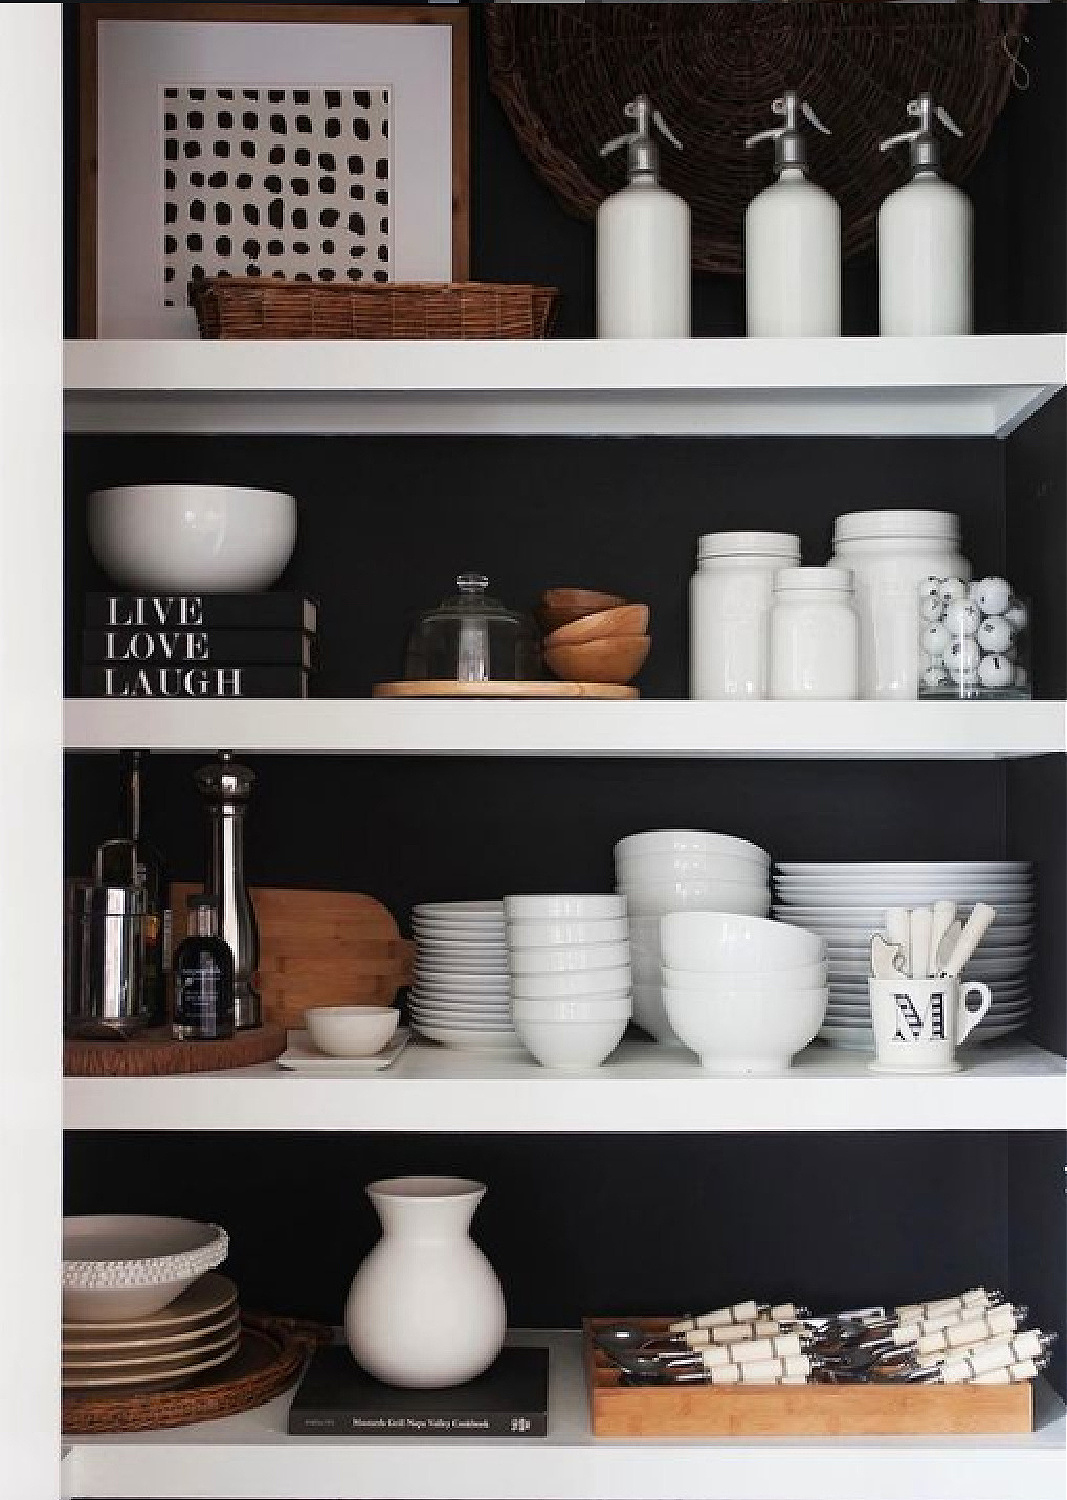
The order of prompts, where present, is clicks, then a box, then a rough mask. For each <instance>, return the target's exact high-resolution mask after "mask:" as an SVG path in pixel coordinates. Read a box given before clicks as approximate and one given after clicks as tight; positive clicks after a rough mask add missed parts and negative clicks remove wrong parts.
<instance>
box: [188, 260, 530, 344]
mask: <svg viewBox="0 0 1067 1500" xmlns="http://www.w3.org/2000/svg"><path fill="white" fill-rule="evenodd" d="M558 297H559V293H558V291H557V290H556V288H555V287H544V286H526V285H510V284H506V283H496V282H482V281H451V282H414V281H412V282H394V283H386V284H382V285H363V284H360V285H355V286H350V285H347V284H345V285H340V284H339V283H336V282H330V283H320V282H306V281H281V280H274V279H273V278H266V277H264V278H259V277H244V276H241V277H238V276H232V277H231V276H222V277H219V276H213V277H207V278H205V279H203V280H200V281H194V282H190V284H189V301H190V302H191V304H192V306H193V307H194V309H195V311H196V318H197V322H198V324H199V325H200V337H201V338H204V339H537V338H544V337H546V335H547V334H548V332H549V329H550V328H551V326H552V320H553V317H554V315H555V310H556V301H557V299H558Z"/></svg>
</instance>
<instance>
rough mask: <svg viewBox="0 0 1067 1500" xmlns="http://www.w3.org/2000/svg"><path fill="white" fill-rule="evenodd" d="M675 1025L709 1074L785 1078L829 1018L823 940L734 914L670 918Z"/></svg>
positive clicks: (668, 990)
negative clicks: (780, 1075)
mask: <svg viewBox="0 0 1067 1500" xmlns="http://www.w3.org/2000/svg"><path fill="white" fill-rule="evenodd" d="M662 934H663V957H664V965H663V994H664V1003H665V1006H666V1011H667V1018H668V1020H669V1022H670V1024H671V1026H672V1028H673V1029H674V1031H675V1033H676V1034H677V1035H678V1036H679V1037H680V1038H681V1040H682V1041H683V1042H684V1043H685V1045H686V1046H687V1047H691V1048H692V1050H693V1051H694V1052H695V1053H697V1055H698V1056H699V1058H700V1062H701V1066H702V1067H703V1068H705V1069H706V1070H707V1071H708V1072H711V1073H722V1074H730V1075H737V1074H767V1073H781V1072H783V1071H784V1070H785V1069H786V1068H788V1067H789V1066H790V1064H791V1063H792V1060H793V1058H794V1056H795V1055H796V1053H798V1052H800V1051H801V1050H802V1049H803V1048H804V1047H806V1046H807V1045H808V1043H809V1042H811V1041H814V1039H815V1037H816V1035H817V1034H818V1031H819V1027H820V1026H821V1025H822V1022H823V1017H824V1016H825V1014H826V1002H827V991H826V962H825V947H826V945H825V944H824V942H823V940H822V938H821V937H818V936H817V935H816V934H815V933H811V932H805V931H804V930H803V929H802V928H800V927H792V926H790V925H788V924H787V923H785V922H768V921H765V920H764V919H763V918H762V917H750V916H738V915H737V914H736V913H726V912H701V911H689V912H674V913H672V914H671V915H669V916H666V917H664V918H663V922H662Z"/></svg>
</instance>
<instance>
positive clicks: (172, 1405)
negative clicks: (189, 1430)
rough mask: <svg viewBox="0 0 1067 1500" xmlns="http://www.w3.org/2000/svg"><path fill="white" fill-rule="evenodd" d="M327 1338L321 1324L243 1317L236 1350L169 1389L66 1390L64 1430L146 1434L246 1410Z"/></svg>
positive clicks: (270, 1394) (288, 1380)
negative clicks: (211, 1367) (220, 1362)
mask: <svg viewBox="0 0 1067 1500" xmlns="http://www.w3.org/2000/svg"><path fill="white" fill-rule="evenodd" d="M330 1339H331V1332H330V1330H329V1329H328V1328H327V1327H325V1325H323V1324H321V1323H305V1322H301V1321H299V1320H298V1319H295V1318H275V1317H260V1316H258V1315H256V1314H254V1313H243V1314H242V1316H241V1347H240V1348H239V1350H238V1351H237V1353H236V1354H235V1355H234V1357H233V1359H231V1360H229V1361H227V1363H226V1364H224V1365H221V1366H220V1367H219V1368H218V1369H217V1370H209V1371H206V1372H205V1373H204V1375H203V1376H200V1377H198V1378H196V1379H195V1380H193V1381H191V1382H190V1383H189V1385H184V1386H181V1387H179V1388H178V1389H177V1390H173V1391H154V1392H143V1391H137V1390H136V1389H131V1390H128V1391H123V1392H121V1393H120V1394H112V1395H106V1396H103V1395H99V1394H98V1393H96V1392H79V1393H73V1392H67V1393H65V1394H64V1396H63V1431H64V1432H65V1433H70V1434H80V1435H83V1436H84V1435H86V1434H89V1433H104V1432H147V1431H149V1430H151V1429H152V1428H162V1427H187V1426H188V1425H189V1424H190V1423H191V1422H209V1421H213V1420H214V1419H215V1418H216V1417H232V1416H236V1415H237V1413H238V1412H242V1411H251V1410H252V1408H253V1407H255V1406H262V1405H263V1403H264V1402H265V1401H270V1400H272V1399H273V1398H274V1397H275V1396H277V1395H280V1394H281V1392H282V1391H284V1390H288V1388H289V1386H291V1385H292V1384H293V1382H294V1381H295V1380H296V1378H297V1376H298V1375H299V1374H300V1371H301V1370H302V1369H303V1367H304V1362H305V1361H306V1360H307V1358H308V1356H309V1354H310V1353H311V1351H312V1350H313V1349H314V1348H315V1347H316V1346H317V1345H319V1344H328V1343H329V1342H330Z"/></svg>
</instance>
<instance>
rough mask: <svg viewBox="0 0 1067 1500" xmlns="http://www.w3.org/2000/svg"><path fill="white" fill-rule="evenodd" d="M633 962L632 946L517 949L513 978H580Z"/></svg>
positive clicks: (512, 960) (511, 958) (513, 952)
mask: <svg viewBox="0 0 1067 1500" xmlns="http://www.w3.org/2000/svg"><path fill="white" fill-rule="evenodd" d="M629 961H630V945H629V943H572V944H569V945H568V946H565V947H559V948H513V949H512V950H511V953H510V954H509V955H508V967H509V968H510V970H511V972H512V974H579V973H587V972H588V971H589V970H591V969H618V968H623V967H625V965H626V964H628V963H629Z"/></svg>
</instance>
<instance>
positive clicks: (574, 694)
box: [371, 682, 641, 698]
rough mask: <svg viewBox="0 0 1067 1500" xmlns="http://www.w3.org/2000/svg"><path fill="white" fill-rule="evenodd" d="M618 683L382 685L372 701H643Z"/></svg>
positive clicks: (638, 693) (638, 692)
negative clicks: (387, 699) (625, 699)
mask: <svg viewBox="0 0 1067 1500" xmlns="http://www.w3.org/2000/svg"><path fill="white" fill-rule="evenodd" d="M640 696H641V690H640V689H639V688H635V687H622V686H620V685H619V684H618V683H615V682H379V683H378V684H377V685H376V686H375V687H374V688H372V689H371V697H372V698H640Z"/></svg>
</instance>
